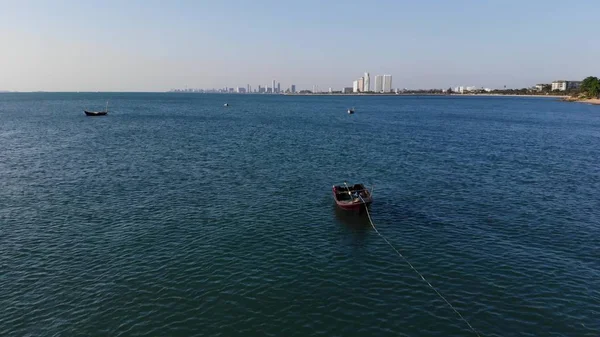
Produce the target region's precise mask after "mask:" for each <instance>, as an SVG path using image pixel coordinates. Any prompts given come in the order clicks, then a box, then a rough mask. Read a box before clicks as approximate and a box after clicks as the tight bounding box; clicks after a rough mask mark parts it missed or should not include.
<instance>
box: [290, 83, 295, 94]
mask: <svg viewBox="0 0 600 337" xmlns="http://www.w3.org/2000/svg"><path fill="white" fill-rule="evenodd" d="M291 91H292V94H293V93H295V92H296V85H295V84H292V90H291Z"/></svg>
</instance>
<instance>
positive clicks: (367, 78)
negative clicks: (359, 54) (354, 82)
mask: <svg viewBox="0 0 600 337" xmlns="http://www.w3.org/2000/svg"><path fill="white" fill-rule="evenodd" d="M364 79H365V82H364V86H363V91H364V92H368V91H371V76H370V75H369V73H365V77H364Z"/></svg>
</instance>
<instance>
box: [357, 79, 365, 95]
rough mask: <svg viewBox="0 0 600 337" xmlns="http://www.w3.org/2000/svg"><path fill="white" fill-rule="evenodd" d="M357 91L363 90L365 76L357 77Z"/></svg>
mask: <svg viewBox="0 0 600 337" xmlns="http://www.w3.org/2000/svg"><path fill="white" fill-rule="evenodd" d="M358 92H365V78H364V77H361V78H359V79H358Z"/></svg>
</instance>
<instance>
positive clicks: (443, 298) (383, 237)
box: [359, 195, 481, 337]
mask: <svg viewBox="0 0 600 337" xmlns="http://www.w3.org/2000/svg"><path fill="white" fill-rule="evenodd" d="M359 198H360V200H362V202H363V203H364V204H365V210H366V211H367V216H368V217H369V223H370V224H371V227H373V229H374V230H375V233H377V235H379V236H380V237H381V238H382V239H383V240H384V241H385V242H386V243H387V244H388V245H389V246H390V247H392V249H393V250H394V251H395V252H396V253H397V254H398V256H400V257H401V258H402V259H403V260H404V262H406V264H408V266H409V267H410V268H411V269H412V270H414V272H415V273H417V275H419V276H420V277H421V280H423V281H424V282H425V283H427V285H428V286H429V287H430V288H431V289H433V291H435V293H436V294H437V295H438V296H439V297H440V298H441V299H442V300H444V302H446V304H448V306H449V307H450V308H452V310H454V312H455V313H456V314H457V315H458V317H460V319H462V320H463V321H464V322H465V323H467V325H468V326H469V328H470V329H471V331H473V333H474V334H475V335H477V336H478V337H481V335H479V333H478V332H477V330H475V328H473V326H472V325H471V323H469V321H467V320H466V318H464V317H463V315H461V314H460V312H458V310H456V308H454V306H453V305H452V304H450V302H449V301H448V300H447V299H446V298H445V297H444V296H442V294H441V293H440V292H439V291H438V290H437V289H435V288H434V287H433V286H432V285H431V283H429V281H427V280H426V279H425V277H424V276H423V274H421V273H420V272H419V271H418V270H417V268H415V267H414V266H413V265H412V263H410V261H408V259H407V258H406V257H404V255H402V253H400V251H398V249H396V247H394V245H392V244H391V243H390V242H389V241H388V239H386V238H385V236H383V235H382V234H381V233H379V231H378V230H377V227H375V224H374V223H373V220H372V219H371V214H370V213H369V208H368V207H367V204H366V203H365V201H364V199H363V198H362V196H360V195H359Z"/></svg>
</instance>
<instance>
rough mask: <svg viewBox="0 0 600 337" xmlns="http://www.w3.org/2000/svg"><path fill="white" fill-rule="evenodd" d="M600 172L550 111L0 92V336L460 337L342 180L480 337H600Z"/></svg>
mask: <svg viewBox="0 0 600 337" xmlns="http://www.w3.org/2000/svg"><path fill="white" fill-rule="evenodd" d="M107 99H110V107H109V108H110V110H111V111H110V113H109V115H108V116H106V117H93V118H91V117H85V116H84V114H83V109H101V108H103V107H104V104H105V101H106V100H107ZM225 102H227V103H229V104H230V107H227V108H225V107H223V104H224V103H225ZM349 107H355V108H356V113H355V114H354V115H348V114H347V113H346V110H347V108H349ZM599 158H600V107H598V106H588V105H584V104H573V103H570V104H569V103H562V102H556V101H555V100H554V99H546V98H506V97H464V98H461V97H283V96H257V95H237V96H236V95H190V94H187V95H186V94H130V93H120V94H119V93H111V94H104V93H94V94H89V93H88V94H84V93H81V94H76V93H32V94H1V95H0V308H1V310H0V335H1V336H474V335H475V334H474V333H473V332H472V331H471V330H469V328H468V326H467V325H466V324H465V323H464V322H463V321H461V320H460V319H459V317H458V316H457V315H456V314H455V313H454V312H453V311H452V309H450V308H449V307H448V305H447V304H446V303H445V302H443V301H442V300H441V299H440V298H439V297H437V295H436V294H435V292H434V291H433V290H432V289H431V288H429V287H428V286H427V284H426V283H424V282H423V281H422V280H421V279H420V278H419V277H418V276H417V275H416V274H415V273H414V272H413V271H412V270H411V269H410V267H408V265H407V264H406V263H405V262H404V261H403V260H402V259H400V258H399V257H398V255H396V254H395V253H394V251H393V250H392V249H391V248H390V247H389V246H388V245H387V244H386V243H385V241H384V240H383V239H382V238H380V237H379V236H378V235H377V234H376V233H375V232H374V231H373V229H372V228H371V227H370V226H369V223H368V220H367V218H366V217H365V215H364V214H346V213H344V212H340V211H338V210H337V209H336V208H335V207H334V203H333V200H332V196H331V186H332V185H333V184H338V183H342V182H344V181H348V182H352V183H354V182H363V183H365V184H367V185H369V186H374V203H373V205H372V206H371V208H370V209H371V215H372V218H373V221H374V222H375V225H376V226H377V228H378V230H379V231H380V232H381V233H382V234H383V235H384V236H385V237H386V238H387V239H388V240H389V241H390V242H391V243H392V244H393V245H394V246H395V247H396V248H397V249H398V250H399V251H400V252H401V253H402V254H403V255H404V256H405V257H407V258H408V259H409V260H410V262H411V263H412V264H413V265H414V266H415V267H416V268H417V269H418V270H419V271H420V272H421V273H422V274H423V275H424V276H425V278H427V280H429V281H430V282H431V284H432V285H433V286H435V287H436V289H438V290H439V291H440V292H441V293H442V294H443V295H444V296H445V297H446V298H447V299H448V300H449V301H450V302H451V303H452V304H453V305H454V306H455V307H456V308H457V310H458V311H459V312H460V313H461V314H462V315H463V316H464V317H465V318H466V319H467V320H468V321H469V322H470V323H471V324H472V325H473V327H474V328H475V329H476V330H477V331H478V332H479V333H480V334H481V335H482V336H590V337H591V336H593V337H597V336H599V335H600V211H599V207H600V165H599V164H600V162H599Z"/></svg>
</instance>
